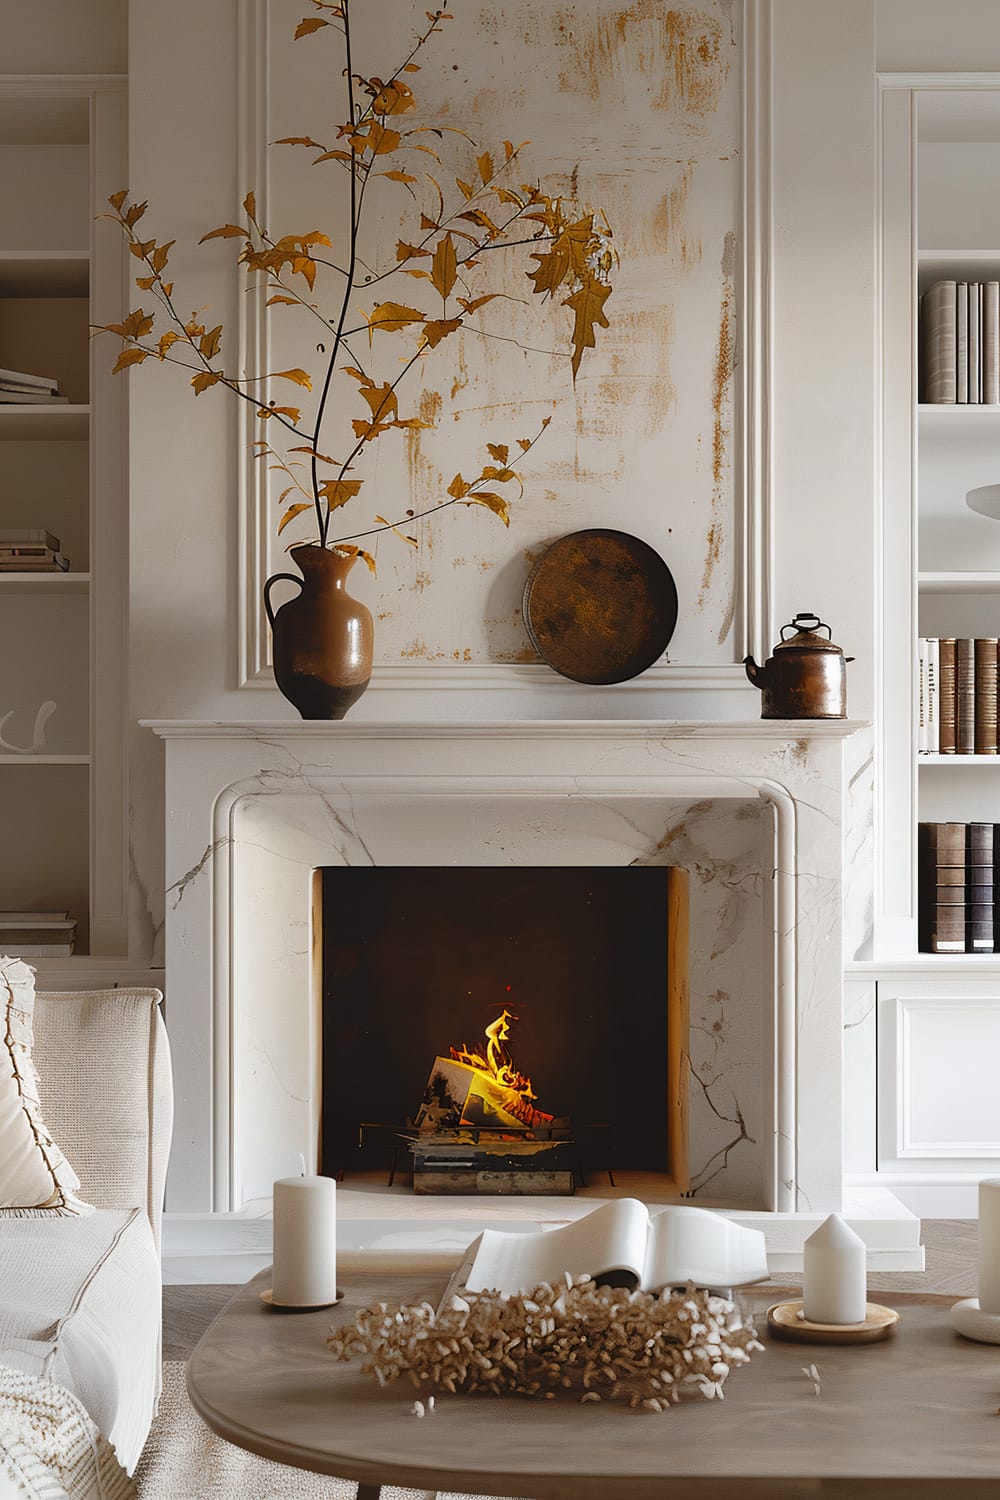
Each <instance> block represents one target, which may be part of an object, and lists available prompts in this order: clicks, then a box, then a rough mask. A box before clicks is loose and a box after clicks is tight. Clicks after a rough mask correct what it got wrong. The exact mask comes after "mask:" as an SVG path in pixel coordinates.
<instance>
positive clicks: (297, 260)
mask: <svg viewBox="0 0 1000 1500" xmlns="http://www.w3.org/2000/svg"><path fill="white" fill-rule="evenodd" d="M291 269H292V275H293V276H304V277H305V279H306V284H307V286H308V287H309V290H310V291H312V289H313V287H314V285H315V283H316V262H315V261H314V260H313V258H312V256H311V255H295V256H293V257H292V267H291Z"/></svg>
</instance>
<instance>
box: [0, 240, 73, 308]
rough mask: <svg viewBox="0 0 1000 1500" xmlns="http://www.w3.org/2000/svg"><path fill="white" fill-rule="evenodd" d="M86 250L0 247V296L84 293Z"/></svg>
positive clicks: (66, 295) (49, 295)
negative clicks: (2, 248) (11, 248)
mask: <svg viewBox="0 0 1000 1500" xmlns="http://www.w3.org/2000/svg"><path fill="white" fill-rule="evenodd" d="M89 284H90V255H89V253H88V252H87V251H86V250H0V297H86V295H87V290H88V287H89Z"/></svg>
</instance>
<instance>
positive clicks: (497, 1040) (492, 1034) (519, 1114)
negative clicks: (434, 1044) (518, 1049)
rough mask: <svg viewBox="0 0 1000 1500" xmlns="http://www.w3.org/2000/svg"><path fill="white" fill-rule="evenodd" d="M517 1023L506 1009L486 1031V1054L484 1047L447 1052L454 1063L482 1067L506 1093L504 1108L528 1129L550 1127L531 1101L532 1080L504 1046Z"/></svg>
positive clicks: (546, 1119)
mask: <svg viewBox="0 0 1000 1500" xmlns="http://www.w3.org/2000/svg"><path fill="white" fill-rule="evenodd" d="M516 1020H517V1016H515V1015H512V1014H511V1012H510V1011H509V1010H506V1009H505V1010H504V1011H503V1013H502V1014H501V1015H499V1016H497V1018H496V1020H495V1021H491V1022H490V1024H489V1025H488V1026H487V1028H486V1037H487V1042H486V1049H485V1051H484V1050H483V1048H482V1047H481V1046H480V1047H477V1048H475V1049H474V1050H470V1049H469V1048H468V1047H465V1046H462V1047H450V1048H449V1049H448V1050H449V1052H450V1055H451V1057H452V1059H453V1061H455V1062H460V1063H465V1065H466V1067H470V1068H479V1069H480V1070H481V1071H482V1072H484V1073H486V1074H488V1075H489V1077H490V1078H492V1079H493V1080H494V1082H495V1083H496V1084H497V1085H498V1086H499V1087H500V1088H501V1089H502V1090H503V1094H504V1108H505V1109H506V1110H508V1112H509V1113H510V1114H512V1115H513V1116H514V1118H515V1119H517V1120H520V1121H521V1122H522V1124H524V1125H527V1126H529V1127H532V1126H535V1125H547V1124H548V1123H549V1121H550V1120H551V1119H552V1116H551V1115H546V1114H543V1113H542V1111H541V1110H539V1109H535V1108H534V1107H533V1105H532V1104H531V1102H530V1101H531V1100H532V1099H534V1098H536V1094H535V1091H534V1089H533V1088H532V1086H531V1079H530V1078H527V1077H525V1075H524V1074H523V1073H520V1072H518V1070H517V1068H515V1067H514V1062H513V1059H512V1058H511V1055H510V1053H509V1052H508V1051H507V1048H506V1046H505V1045H504V1044H505V1043H506V1041H507V1039H508V1037H509V1036H510V1025H509V1023H510V1022H511V1021H516Z"/></svg>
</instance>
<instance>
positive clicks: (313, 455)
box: [275, 407, 337, 465]
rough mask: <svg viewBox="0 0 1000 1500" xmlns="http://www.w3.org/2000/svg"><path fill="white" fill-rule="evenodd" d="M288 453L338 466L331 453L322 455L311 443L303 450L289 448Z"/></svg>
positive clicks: (280, 408) (278, 409)
mask: <svg viewBox="0 0 1000 1500" xmlns="http://www.w3.org/2000/svg"><path fill="white" fill-rule="evenodd" d="M284 410H285V408H284V407H275V411H284ZM288 451H289V453H308V454H309V457H310V458H318V459H319V460H320V462H321V463H324V464H334V465H337V460H336V459H335V458H331V457H330V455H329V453H320V451H319V449H318V448H314V447H313V446H312V445H311V444H310V443H307V444H305V445H304V446H303V447H301V448H289V450H288Z"/></svg>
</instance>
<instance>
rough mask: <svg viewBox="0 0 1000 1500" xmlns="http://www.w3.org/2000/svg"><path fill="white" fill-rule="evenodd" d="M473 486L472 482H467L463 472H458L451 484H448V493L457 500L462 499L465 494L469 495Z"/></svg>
mask: <svg viewBox="0 0 1000 1500" xmlns="http://www.w3.org/2000/svg"><path fill="white" fill-rule="evenodd" d="M471 488H472V486H471V485H470V484H466V482H465V480H464V479H463V478H462V476H461V474H456V475H455V477H454V479H453V480H452V481H451V484H449V486H448V494H449V495H451V496H452V498H453V499H455V500H461V499H462V497H463V496H464V495H467V494H468V493H469V491H470V489H471Z"/></svg>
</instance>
